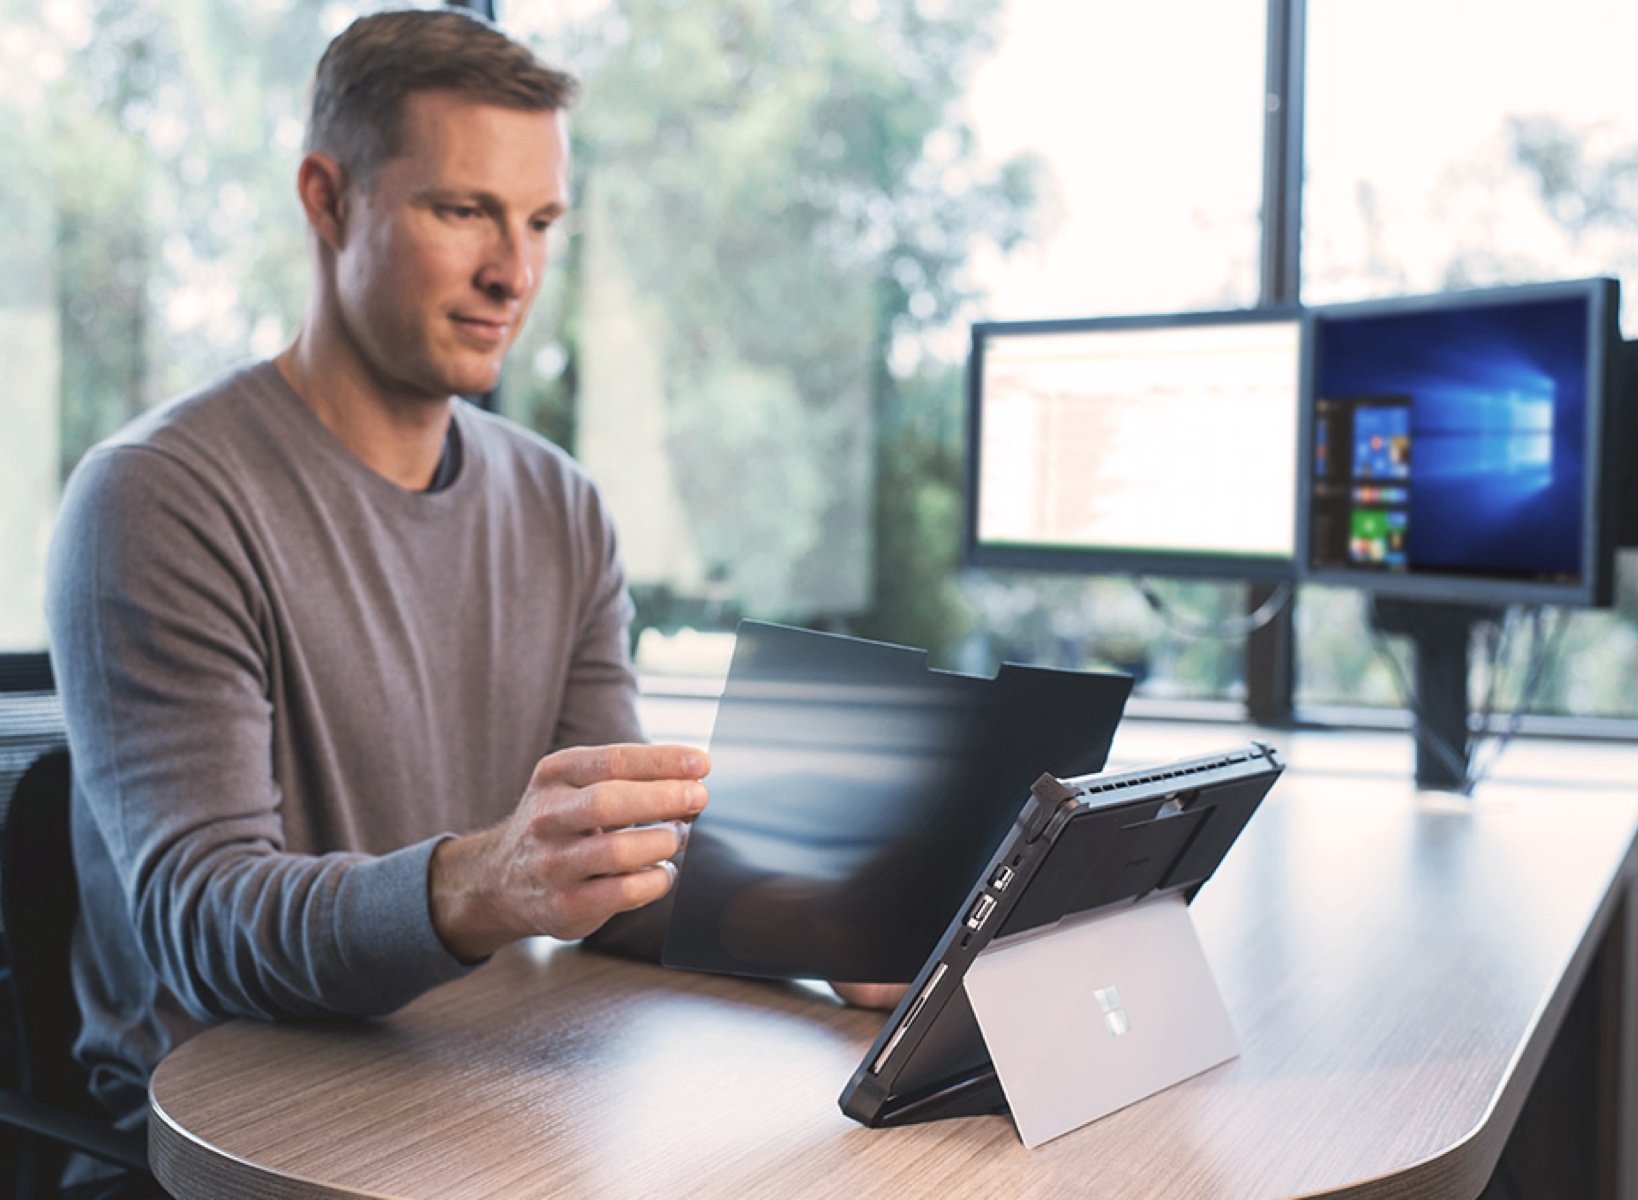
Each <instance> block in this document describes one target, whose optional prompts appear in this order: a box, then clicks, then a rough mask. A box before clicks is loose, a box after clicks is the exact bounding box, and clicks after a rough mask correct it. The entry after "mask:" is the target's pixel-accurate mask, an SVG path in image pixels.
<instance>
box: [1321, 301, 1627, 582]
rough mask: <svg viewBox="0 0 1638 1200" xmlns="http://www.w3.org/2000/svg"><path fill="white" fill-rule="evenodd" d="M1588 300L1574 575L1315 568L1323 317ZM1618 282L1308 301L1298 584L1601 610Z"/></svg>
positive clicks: (1612, 480)
mask: <svg viewBox="0 0 1638 1200" xmlns="http://www.w3.org/2000/svg"><path fill="white" fill-rule="evenodd" d="M1575 299H1581V300H1585V301H1586V303H1587V306H1588V308H1587V313H1588V322H1587V346H1586V355H1587V382H1588V393H1589V394H1588V397H1587V405H1586V413H1585V419H1586V422H1587V428H1586V431H1585V444H1586V447H1587V455H1586V464H1587V471H1586V477H1585V478H1584V479H1583V481H1582V496H1581V513H1582V529H1581V539H1582V542H1581V565H1582V571H1581V579H1580V580H1579V581H1577V582H1574V583H1545V582H1540V581H1535V580H1528V579H1508V578H1504V577H1500V576H1475V575H1455V574H1446V573H1439V572H1428V571H1418V572H1414V573H1412V572H1389V571H1372V570H1365V569H1360V568H1351V567H1332V566H1316V565H1315V564H1314V546H1313V536H1312V532H1313V503H1314V472H1313V461H1312V450H1313V439H1314V408H1315V405H1316V403H1317V401H1318V395H1319V378H1320V370H1321V367H1322V365H1323V364H1322V362H1321V352H1320V336H1321V331H1322V327H1323V325H1324V323H1325V322H1326V321H1327V320H1338V319H1354V318H1358V317H1367V318H1368V317H1376V316H1382V317H1393V316H1415V315H1418V314H1422V313H1432V312H1445V311H1453V310H1456V309H1463V308H1476V307H1504V306H1509V305H1522V304H1538V303H1542V302H1552V301H1555V300H1575ZM1619 309H1620V283H1619V282H1618V281H1617V280H1616V279H1614V278H1611V277H1608V276H1597V277H1593V278H1587V279H1573V280H1563V281H1558V282H1552V283H1524V284H1511V285H1507V286H1502V287H1490V288H1479V289H1473V290H1466V291H1453V292H1435V293H1428V294H1424V295H1416V296H1394V297H1383V298H1379V299H1373V300H1362V301H1355V302H1350V303H1345V304H1326V305H1311V306H1309V307H1308V308H1307V310H1306V316H1305V327H1304V330H1303V364H1302V387H1301V390H1300V395H1301V404H1300V411H1299V414H1298V431H1297V441H1298V446H1299V456H1300V457H1299V463H1298V470H1297V577H1298V581H1299V582H1301V583H1304V584H1321V585H1332V586H1342V587H1349V588H1353V589H1355V590H1357V591H1361V592H1365V593H1368V594H1371V595H1376V596H1381V597H1383V598H1385V599H1387V598H1391V599H1399V600H1419V601H1427V602H1430V603H1447V604H1466V605H1482V606H1487V607H1494V608H1506V607H1509V606H1511V605H1519V604H1551V605H1564V606H1569V607H1577V608H1606V607H1608V606H1609V605H1610V603H1611V602H1612V598H1613V576H1614V555H1615V541H1616V537H1615V535H1616V528H1615V527H1616V522H1617V514H1616V510H1615V502H1616V501H1615V495H1616V471H1617V468H1618V464H1617V463H1616V461H1615V445H1616V439H1615V428H1614V424H1613V422H1614V419H1615V412H1616V408H1617V398H1616V395H1615V391H1616V387H1617V383H1618V370H1619V360H1618V354H1619V348H1620V346H1621V344H1622V343H1621V336H1620V328H1619V316H1620V314H1619Z"/></svg>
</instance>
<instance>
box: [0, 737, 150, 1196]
mask: <svg viewBox="0 0 1638 1200" xmlns="http://www.w3.org/2000/svg"><path fill="white" fill-rule="evenodd" d="M70 786H71V785H70V774H69V760H68V751H67V750H66V749H62V748H58V749H54V750H50V751H47V752H46V753H44V754H42V755H41V756H40V757H39V758H37V759H36V760H35V761H34V763H33V765H32V766H30V767H29V768H28V770H27V771H25V772H24V773H23V776H22V778H21V779H20V780H18V783H17V787H16V789H15V790H14V791H13V793H12V797H11V803H10V804H9V805H7V807H6V809H5V811H4V813H0V949H3V951H4V954H5V964H4V965H5V987H4V999H5V1000H6V1001H7V1003H6V1004H5V1006H4V1007H5V1008H6V1009H8V1010H9V1017H10V1024H11V1029H10V1031H9V1032H10V1034H11V1037H10V1038H9V1039H8V1040H9V1042H10V1049H11V1055H10V1057H11V1059H12V1061H11V1062H10V1064H9V1068H10V1069H9V1070H8V1071H7V1072H6V1076H7V1077H6V1078H4V1079H3V1080H0V1085H3V1086H0V1122H4V1123H6V1124H8V1125H11V1126H13V1127H15V1128H16V1129H19V1130H23V1131H26V1132H27V1133H28V1134H30V1135H42V1136H27V1137H23V1138H21V1139H19V1140H18V1142H17V1156H16V1167H15V1176H16V1179H15V1183H14V1185H13V1194H15V1195H17V1196H19V1197H33V1196H51V1195H55V1194H56V1184H57V1180H58V1179H59V1178H60V1177H61V1174H62V1168H63V1165H64V1163H65V1161H66V1160H67V1156H68V1153H69V1151H70V1149H71V1148H77V1149H80V1150H84V1151H86V1152H87V1153H90V1154H93V1155H96V1156H97V1157H99V1158H102V1159H105V1160H107V1161H110V1162H114V1163H118V1164H121V1165H124V1166H128V1167H143V1166H144V1165H145V1153H144V1147H143V1144H142V1139H141V1138H140V1137H136V1136H133V1135H130V1134H125V1133H121V1132H119V1131H117V1130H115V1129H114V1128H113V1127H112V1126H111V1125H110V1124H109V1123H108V1119H107V1116H106V1114H104V1113H102V1112H100V1111H99V1110H98V1109H97V1107H96V1104H95V1102H94V1101H93V1100H92V1099H91V1095H90V1092H89V1091H88V1089H87V1086H86V1077H85V1072H84V1071H83V1070H81V1068H80V1066H79V1064H78V1063H77V1062H75V1060H74V1054H73V1048H74V1038H75V1036H76V1035H77V1034H78V1032H79V1024H80V1017H79V1007H78V1004H77V1003H76V1001H75V999H74V988H73V980H72V976H71V975H70V972H69V947H70V944H71V941H72V938H73V934H74V923H75V920H76V919H77V917H78V915H79V890H78V884H77V882H76V878H75V873H74V854H73V841H72V837H71V834H70V801H69V797H70Z"/></svg>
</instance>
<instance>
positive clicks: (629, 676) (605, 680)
mask: <svg viewBox="0 0 1638 1200" xmlns="http://www.w3.org/2000/svg"><path fill="white" fill-rule="evenodd" d="M581 482H582V486H583V488H584V491H583V493H582V495H581V497H580V504H579V507H580V510H581V514H582V518H581V520H580V521H578V522H577V524H576V529H577V533H578V540H579V544H578V545H577V547H576V555H577V558H578V563H577V568H576V574H577V577H578V578H579V579H580V580H581V586H580V589H579V595H578V596H577V597H576V606H577V610H578V615H577V619H576V634H575V639H574V650H573V656H572V658H571V659H570V662H569V671H568V679H567V683H566V687H565V690H564V696H563V707H562V710H561V715H560V717H559V719H558V727H557V731H556V735H555V737H554V738H553V739H552V743H553V749H560V748H562V747H564V746H598V745H607V744H610V743H613V742H641V741H644V740H646V739H645V738H644V736H643V727H642V723H641V722H640V721H639V720H638V716H637V682H636V676H635V674H634V673H633V671H632V665H631V651H630V639H631V620H632V616H633V606H632V603H631V596H630V593H629V592H628V591H627V589H626V577H625V572H624V570H623V569H622V567H621V565H620V554H619V550H618V547H617V545H616V542H615V536H614V526H613V523H612V522H611V521H610V519H609V516H608V512H607V510H606V509H604V507H603V503H602V498H601V496H600V495H599V494H598V491H597V489H596V487H594V486H593V485H592V484H591V483H590V481H589V480H582V481H581Z"/></svg>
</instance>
